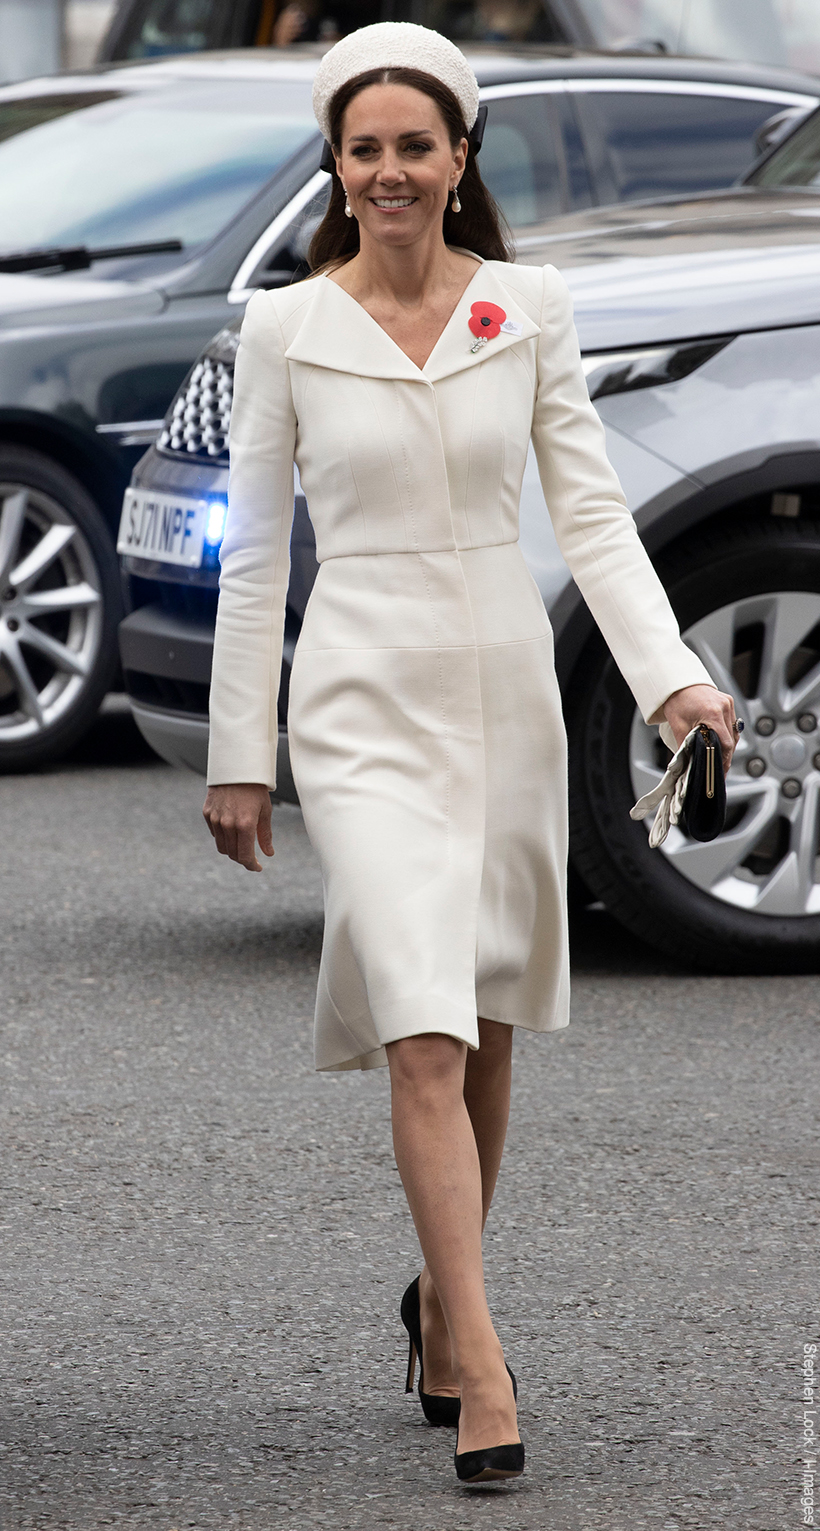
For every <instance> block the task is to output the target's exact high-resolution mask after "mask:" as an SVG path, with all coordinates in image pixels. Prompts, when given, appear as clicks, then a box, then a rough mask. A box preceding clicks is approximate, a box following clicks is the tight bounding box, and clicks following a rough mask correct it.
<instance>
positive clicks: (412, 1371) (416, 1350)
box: [401, 1276, 461, 1425]
mask: <svg viewBox="0 0 820 1531" xmlns="http://www.w3.org/2000/svg"><path fill="white" fill-rule="evenodd" d="M401 1321H402V1323H403V1324H404V1327H405V1329H406V1330H407V1333H408V1334H409V1336H410V1354H409V1357H408V1360H407V1381H406V1383H405V1388H404V1391H405V1392H406V1393H412V1391H413V1380H414V1378H415V1375H416V1358H417V1357H418V1363H419V1401H420V1403H421V1406H422V1408H423V1410H424V1417H425V1419H426V1420H427V1421H428V1423H429V1424H431V1425H457V1424H458V1416H459V1412H460V1410H461V1399H460V1398H448V1397H447V1396H446V1395H445V1394H439V1393H425V1391H424V1356H423V1353H422V1348H421V1298H420V1297H419V1278H418V1276H417V1277H416V1279H415V1281H411V1282H410V1285H409V1287H408V1288H407V1291H406V1292H405V1294H404V1296H403V1297H402V1300H401Z"/></svg>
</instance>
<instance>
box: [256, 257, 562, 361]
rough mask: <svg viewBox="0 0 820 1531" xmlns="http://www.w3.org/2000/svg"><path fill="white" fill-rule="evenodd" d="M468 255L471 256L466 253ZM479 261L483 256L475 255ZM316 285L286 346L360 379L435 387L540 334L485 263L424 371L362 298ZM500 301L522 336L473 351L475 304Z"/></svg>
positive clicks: (331, 285)
mask: <svg viewBox="0 0 820 1531" xmlns="http://www.w3.org/2000/svg"><path fill="white" fill-rule="evenodd" d="M463 253H464V254H465V255H472V254H473V252H472V251H470V250H465V251H464V252H463ZM473 258H474V259H476V260H480V259H481V257H480V256H473ZM308 280H309V281H310V282H311V285H313V286H314V287H315V294H314V296H313V299H312V301H311V303H310V304H309V305H308V306H307V308H306V309H305V310H304V319H303V321H302V324H301V325H300V327H299V330H298V333H297V334H296V335H295V337H294V339H293V340H292V341H291V343H290V345H289V346H288V347H287V350H286V352H285V355H286V356H287V358H288V360H290V361H301V362H308V363H310V364H312V365H313V366H317V367H328V368H331V369H332V370H334V371H337V372H349V373H353V374H356V375H358V376H361V377H383V378H406V379H407V380H408V381H414V382H421V383H424V382H426V383H435V382H438V381H439V380H440V379H441V378H443V377H448V376H449V375H450V374H451V373H453V372H460V371H463V370H464V369H465V368H467V367H471V366H475V365H477V364H478V363H479V362H481V361H483V360H484V358H485V356H486V357H490V356H493V355H496V354H497V353H498V352H499V351H501V350H504V349H506V347H507V346H509V345H516V344H518V343H519V342H520V341H521V340H525V339H530V338H531V337H532V336H533V335H537V334H539V328H538V325H537V324H534V323H533V322H532V320H531V319H530V318H529V317H528V316H527V314H525V313H524V311H523V309H520V308H519V307H518V305H517V304H516V303H515V301H514V299H513V298H512V296H511V295H510V293H509V291H508V290H507V288H506V287H505V286H504V285H503V283H502V282H501V281H500V279H499V277H498V276H497V275H496V273H495V271H494V269H493V266H492V264H491V263H490V262H487V261H481V264H480V265H479V266H478V268H477V269H476V271H475V273H474V274H473V276H472V277H471V278H470V280H469V282H468V283H467V286H466V287H465V289H464V291H463V293H462V294H461V297H460V298H459V300H458V302H457V303H456V306H455V308H454V309H453V312H452V313H451V315H450V317H449V319H448V320H447V323H446V324H445V326H444V329H443V330H442V332H441V334H440V335H439V338H438V340H437V341H436V343H435V345H434V346H433V349H432V351H431V352H430V355H429V356H428V358H427V360H426V362H425V363H424V366H423V367H417V366H416V364H415V362H414V361H411V360H410V357H409V356H408V355H407V353H406V352H405V351H403V350H402V348H401V346H400V345H397V344H396V341H395V340H393V338H392V337H391V336H390V335H388V333H387V331H386V330H385V329H382V326H381V325H380V324H379V322H378V320H377V319H374V318H373V315H372V314H369V313H368V311H367V309H366V308H363V307H362V305H361V303H359V302H358V300H357V299H356V298H354V297H352V296H351V294H350V293H349V292H346V291H345V289H344V288H343V287H340V286H339V284H338V282H332V281H330V279H329V278H328V277H327V276H320V277H315V278H313V279H310V278H309V279H308ZM479 299H482V300H484V301H485V302H490V303H497V304H498V305H499V307H501V308H503V309H504V311H505V313H506V315H507V318H508V319H511V320H513V322H514V323H515V324H517V325H520V326H521V332H520V333H519V334H509V333H503V332H502V333H501V334H500V335H497V336H496V337H495V339H494V340H491V341H489V342H488V343H487V345H486V346H482V347H481V348H480V350H478V351H472V350H471V346H472V343H473V337H472V334H471V332H470V330H469V327H468V323H467V321H468V319H469V317H470V311H471V306H472V304H473V303H475V302H476V301H477V300H479Z"/></svg>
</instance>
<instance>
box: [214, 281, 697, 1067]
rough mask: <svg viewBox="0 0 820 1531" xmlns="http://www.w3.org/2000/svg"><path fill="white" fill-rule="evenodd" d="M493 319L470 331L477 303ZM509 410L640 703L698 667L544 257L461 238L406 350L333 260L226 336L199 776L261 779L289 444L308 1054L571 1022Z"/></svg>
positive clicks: (474, 1040)
mask: <svg viewBox="0 0 820 1531" xmlns="http://www.w3.org/2000/svg"><path fill="white" fill-rule="evenodd" d="M477 302H489V303H493V304H496V305H497V306H499V307H500V308H502V309H503V310H504V312H505V314H506V315H507V320H508V321H509V322H510V324H511V328H510V329H509V330H508V331H507V332H501V333H499V334H498V335H497V336H496V337H495V338H494V339H492V340H490V341H488V342H487V344H486V345H484V346H483V347H482V348H481V349H480V350H478V351H477V352H476V351H473V350H472V349H471V347H472V345H473V342H474V337H473V335H472V334H471V332H470V329H469V328H468V320H469V318H470V314H471V308H472V305H473V304H474V303H477ZM530 438H532V441H533V445H534V448H535V453H536V457H537V461H538V466H539V471H540V475H541V481H542V484H543V488H544V494H545V498H546V502H547V505H548V507H549V513H550V516H551V518H552V521H553V524H554V527H555V531H556V535H557V539H558V543H559V546H560V548H561V551H562V553H563V555H564V557H565V559H566V561H567V563H568V565H569V567H570V569H571V571H572V574H573V575H574V577H575V579H576V581H577V583H578V585H579V586H580V588H581V590H582V592H583V594H584V597H585V598H586V600H587V602H588V604H589V606H590V608H591V610H592V613H593V615H594V617H595V619H596V621H597V622H598V624H599V626H600V628H601V630H602V632H603V634H604V637H605V638H606V641H607V643H608V644H609V646H610V648H611V650H612V653H613V655H614V657H615V660H616V662H617V664H618V666H619V668H620V669H621V671H622V673H623V675H624V676H625V678H626V680H627V682H628V684H629V686H630V687H631V689H632V691H633V693H634V696H635V698H636V700H637V703H638V706H639V707H640V709H641V712H642V713H643V715H644V717H645V718H646V719H647V720H648V721H657V720H658V718H659V716H660V709H661V708H662V704H663V703H664V701H665V700H666V698H667V697H668V696H669V695H670V694H671V692H673V691H675V690H677V689H678V688H679V687H681V686H686V685H690V684H693V683H697V682H706V683H708V684H711V682H710V681H709V676H708V674H707V672H706V671H705V669H704V668H703V666H702V664H701V662H700V660H699V659H697V657H696V656H695V655H694V654H693V653H692V652H691V651H690V650H689V649H688V648H686V646H685V645H684V644H683V643H682V641H681V638H680V636H679V632H678V628H677V625H676V622H675V619H674V616H673V614H672V611H671V608H670V606H669V602H668V600H667V597H666V595H665V592H664V590H663V587H662V586H661V584H660V581H659V580H658V578H657V576H656V574H655V572H654V570H653V568H652V565H651V563H650V561H649V559H648V557H647V555H646V553H645V551H644V549H643V546H642V544H641V542H640V540H639V538H638V536H637V533H636V530H635V525H634V522H633V520H632V516H631V515H630V512H629V511H628V509H627V508H626V504H625V500H624V496H623V492H622V490H621V487H620V485H619V483H618V480H617V478H616V476H615V474H614V472H613V470H612V468H611V467H610V465H609V462H608V460H607V457H606V454H605V450H604V435H603V429H602V426H601V424H600V422H599V420H598V416H597V415H596V413H595V410H594V409H593V408H592V405H591V404H590V402H589V397H588V393H587V388H586V383H585V379H584V375H583V372H582V369H581V365H580V358H579V352H578V343H577V338H576V334H575V329H574V325H573V322H572V308H571V302H570V298H569V293H568V291H567V288H566V285H565V283H564V281H563V280H562V278H561V277H560V276H559V274H558V272H557V271H556V270H555V269H554V268H553V267H551V266H546V267H544V268H543V269H541V268H537V267H525V266H517V265H506V264H504V263H502V262H497V261H487V262H482V263H481V264H480V265H479V266H478V267H477V269H476V272H475V275H474V277H473V278H472V280H471V281H470V283H469V285H468V287H467V289H466V291H465V292H464V294H463V296H462V298H461V299H460V301H459V303H458V305H457V307H456V309H455V312H454V313H453V315H452V317H451V319H450V320H449V322H448V324H447V326H446V328H445V330H444V332H443V334H442V335H441V337H440V339H439V340H438V342H437V343H436V345H435V347H434V349H433V351H432V354H431V355H430V357H429V359H428V360H427V362H426V363H425V365H424V367H422V368H419V367H417V366H416V365H415V364H414V363H413V362H412V361H410V360H409V358H408V357H407V356H406V355H405V354H404V352H403V351H402V350H401V349H400V348H399V347H398V346H397V345H396V344H395V343H394V342H393V341H392V340H391V339H390V337H389V336H388V335H387V334H386V332H385V331H384V330H383V329H382V328H381V327H380V326H379V325H378V324H377V323H376V321H375V320H374V319H373V318H371V316H370V315H369V314H368V313H367V312H366V310H365V309H363V308H362V307H361V305H360V304H358V303H357V302H356V301H355V299H354V298H352V297H350V295H349V294H348V293H346V292H345V291H344V290H343V289H342V288H341V287H339V286H338V284H337V283H335V282H333V281H331V280H330V279H329V278H328V277H326V276H319V277H316V278H313V279H311V280H308V281H305V282H303V283H301V284H299V285H297V286H294V287H290V288H285V289H280V290H278V291H274V292H259V293H257V294H255V296H254V297H253V298H252V299H251V301H250V303H249V305H248V309H247V313H246V316H245V321H244V324H243V326H242V335H241V343H240V346H239V351H238V355H237V360H236V377H235V393H234V406H233V416H232V422H231V471H230V487H229V508H228V519H227V525H226V531H225V538H224V542H223V545H222V553H221V560H222V575H221V581H220V597H219V611H218V616H217V624H216V639H215V647H214V658H213V677H212V683H211V704H210V707H211V735H210V755H209V768H208V780H209V782H210V783H212V784H214V783H227V782H262V783H265V784H266V785H267V786H269V787H273V786H274V785H275V779H276V778H275V769H276V746H277V737H278V727H277V692H278V686H279V672H280V665H281V654H282V640H283V624H284V608H285V597H286V592H287V583H288V568H289V538H290V528H291V519H292V509H293V471H292V464H293V460H294V458H295V461H296V463H297V465H298V468H299V473H300V477H301V482H302V488H303V490H304V493H305V495H306V497H307V503H308V507H309V511H310V517H311V521H312V523H313V526H314V529H315V533H316V546H317V557H318V559H319V572H318V575H317V578H316V583H315V586H314V589H313V591H312V594H311V596H310V600H309V602H308V607H307V611H306V614H305V619H304V624H303V627H302V632H301V635H300V638H299V642H298V645H297V649H296V655H295V659H294V663H293V670H292V675H291V683H290V703H289V713H288V733H289V740H290V752H291V761H292V766H293V774H294V779H295V781H296V785H297V788H298V791H299V797H300V801H301V804H302V808H303V811H304V817H305V823H306V826H307V830H308V834H309V836H310V839H311V841H312V843H313V846H314V848H315V850H316V852H317V854H318V857H319V861H320V864H321V869H322V876H323V881H324V892H325V936H324V946H323V951H322V960H321V966H320V972H319V984H318V996H317V1003H316V1028H315V1059H316V1066H317V1068H319V1069H344V1068H354V1067H360V1068H372V1067H375V1066H377V1065H379V1064H383V1063H384V1062H385V1061H386V1055H385V1051H384V1048H385V1044H386V1043H389V1042H391V1041H393V1040H396V1039H398V1038H400V1037H407V1036H412V1035H416V1034H418V1033H420V1032H444V1033H447V1034H448V1035H450V1036H454V1037H458V1038H460V1039H462V1040H463V1041H464V1042H466V1043H467V1044H468V1046H470V1047H473V1048H474V1047H477V1045H478V1028H477V1016H485V1017H488V1018H490V1019H494V1020H498V1021H504V1022H508V1023H513V1024H515V1025H518V1026H525V1027H527V1028H528V1029H530V1030H533V1031H550V1030H553V1029H555V1028H557V1027H560V1026H564V1025H566V1024H567V1020H568V1007H569V978H568V949H567V923H566V899H565V869H566V860H567V786H566V742H565V733H564V725H563V721H562V714H561V701H560V696H559V692H558V686H557V682H556V677H555V669H554V663H553V647H552V633H551V630H550V624H549V621H548V618H547V614H546V612H545V610H544V605H543V602H542V600H541V597H540V595H539V592H538V589H537V587H536V585H535V583H534V581H533V579H532V577H531V575H530V574H529V572H528V570H527V567H526V565H525V563H524V560H523V557H522V555H521V552H520V549H519V546H518V503H519V496H520V491H521V481H522V476H523V473H524V466H525V462H526V458H527V450H528V446H529V442H530Z"/></svg>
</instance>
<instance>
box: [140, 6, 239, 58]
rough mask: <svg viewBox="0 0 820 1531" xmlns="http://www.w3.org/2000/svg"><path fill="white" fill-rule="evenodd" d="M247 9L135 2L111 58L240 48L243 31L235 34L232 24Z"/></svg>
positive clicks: (234, 26)
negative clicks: (113, 55) (113, 56)
mask: <svg viewBox="0 0 820 1531" xmlns="http://www.w3.org/2000/svg"><path fill="white" fill-rule="evenodd" d="M254 8H255V9H258V4H257V5H256V6H255V7H254ZM247 9H248V0H239V3H238V4H234V5H230V6H226V5H225V0H136V4H132V6H131V8H130V12H129V15H128V18H127V20H126V21H125V23H124V25H123V26H122V29H121V31H120V33H119V36H118V46H117V49H116V54H115V56H116V57H117V58H122V59H125V58H157V57H161V56H162V55H163V54H166V53H189V52H196V51H199V50H201V49H204V48H224V47H230V46H231V44H233V45H234V47H237V46H240V45H241V44H242V43H243V42H244V41H245V38H244V36H243V35H242V32H243V30H244V28H242V27H241V25H240V29H239V35H236V32H237V27H236V22H237V20H240V22H241V21H244V12H246V11H247ZM237 12H238V13H240V14H239V16H237ZM232 23H233V24H232Z"/></svg>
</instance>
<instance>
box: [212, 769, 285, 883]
mask: <svg viewBox="0 0 820 1531" xmlns="http://www.w3.org/2000/svg"><path fill="white" fill-rule="evenodd" d="M202 815H203V818H204V819H205V823H206V824H207V826H208V828H209V830H210V831H211V834H212V835H213V837H214V839H215V841H216V848H217V850H218V851H219V854H220V856H230V858H231V861H238V862H240V864H241V865H242V866H243V867H246V868H247V870H248V871H249V872H261V870H262V867H261V866H260V864H259V862H258V861H257V859H256V841H257V840H258V841H259V848H260V850H261V851H262V854H263V855H264V856H272V855H273V841H272V839H271V832H270V819H271V806H270V795H269V793H268V789H267V787H263V786H262V785H261V784H260V783H259V782H247V781H241V782H232V783H231V784H230V785H229V786H224V787H209V788H208V796H207V797H206V799H205V802H204V805H203V808H202Z"/></svg>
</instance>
